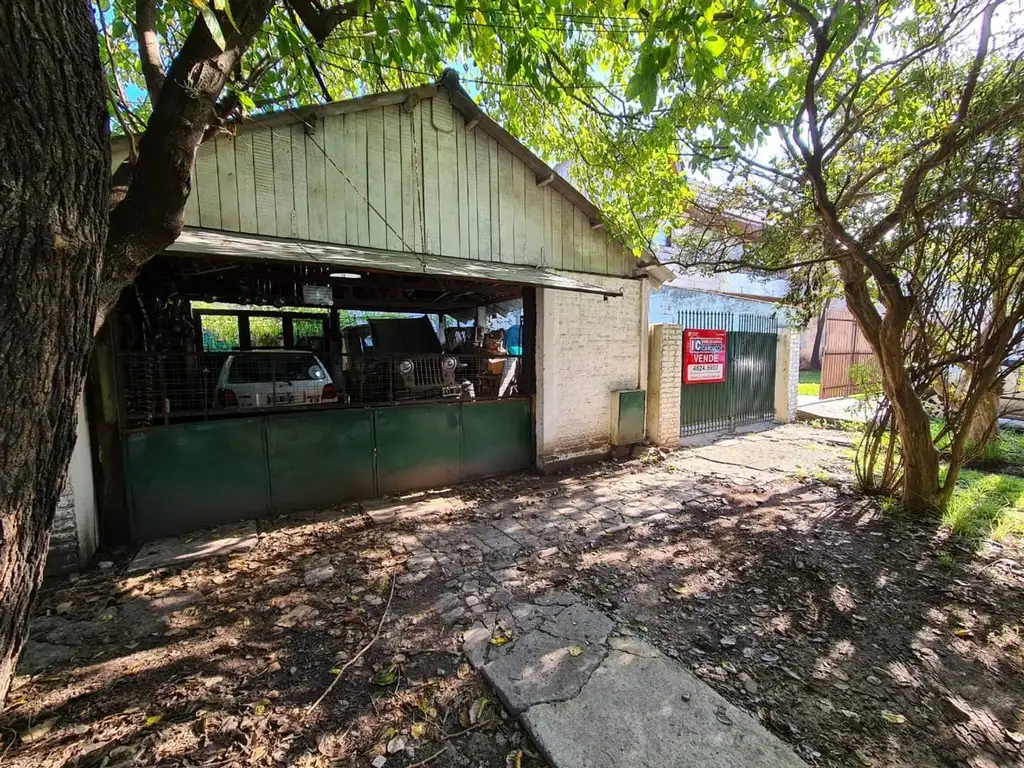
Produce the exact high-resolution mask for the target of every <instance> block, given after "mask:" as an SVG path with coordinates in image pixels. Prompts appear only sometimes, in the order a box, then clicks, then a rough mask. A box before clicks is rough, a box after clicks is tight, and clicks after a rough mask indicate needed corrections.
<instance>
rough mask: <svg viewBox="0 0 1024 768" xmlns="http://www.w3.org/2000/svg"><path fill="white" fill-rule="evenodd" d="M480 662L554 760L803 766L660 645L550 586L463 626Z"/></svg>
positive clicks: (585, 764)
mask: <svg viewBox="0 0 1024 768" xmlns="http://www.w3.org/2000/svg"><path fill="white" fill-rule="evenodd" d="M464 638H465V644H464V649H465V652H466V655H467V656H468V657H469V659H470V661H471V662H472V663H473V665H474V666H476V667H477V668H478V669H480V670H482V672H483V674H484V676H485V677H486V678H487V680H488V681H489V682H490V683H491V685H492V686H493V687H494V689H495V690H496V691H497V693H498V696H499V697H500V698H501V700H502V702H503V703H504V704H505V706H506V708H507V709H508V710H509V711H510V712H511V713H513V714H515V715H518V716H519V717H520V718H521V719H522V722H523V724H524V725H525V726H526V728H527V730H528V731H529V732H530V735H531V736H532V737H533V739H534V742H535V744H536V745H537V747H538V749H540V751H541V752H542V753H543V756H544V758H545V759H546V760H547V761H548V762H550V763H551V765H552V766H554V767H555V768H592V767H593V766H601V768H684V767H691V766H700V768H752V766H759V767H762V768H776V767H778V768H790V767H792V768H796V767H797V766H803V765H804V763H803V762H802V761H801V760H800V759H799V758H798V757H797V756H796V754H794V753H793V752H792V750H790V748H789V747H788V746H787V745H786V744H784V743H783V742H782V741H781V740H779V739H778V738H777V737H775V736H774V735H772V734H771V733H769V732H768V731H766V730H765V729H764V728H762V727H761V725H760V724H759V723H757V721H756V720H754V719H753V718H752V717H751V716H750V715H748V714H747V713H745V712H743V711H742V710H739V709H737V708H736V707H734V706H732V705H731V704H729V702H727V701H726V700H725V699H724V698H722V697H721V696H720V695H719V694H718V693H716V692H715V691H714V690H713V689H712V688H711V687H710V686H708V685H706V684H705V683H703V682H701V681H700V680H698V679H697V678H696V677H694V676H693V675H692V674H690V673H689V672H688V671H687V670H686V669H684V668H683V667H682V666H680V665H679V664H678V663H677V662H675V661H672V660H671V659H669V658H667V657H666V656H664V655H663V654H662V653H661V652H660V651H659V650H658V649H657V648H655V647H654V646H652V645H650V644H648V643H646V642H644V641H643V640H640V639H638V638H636V637H633V636H628V635H621V634H615V632H614V624H613V622H612V621H611V619H609V618H608V617H607V616H605V615H604V614H603V613H601V612H599V611H597V610H595V609H593V608H591V607H589V606H587V605H586V604H584V603H583V602H582V601H581V600H580V599H579V598H578V597H576V596H575V595H572V594H569V593H565V592H551V593H548V594H546V595H541V596H539V597H537V598H534V600H533V602H529V603H510V604H509V605H507V606H505V607H504V608H502V609H501V610H500V611H498V612H496V613H491V614H488V615H486V616H484V617H483V618H482V619H481V620H478V621H477V622H475V623H474V624H473V626H472V627H470V628H469V629H468V630H466V632H465V633H464Z"/></svg>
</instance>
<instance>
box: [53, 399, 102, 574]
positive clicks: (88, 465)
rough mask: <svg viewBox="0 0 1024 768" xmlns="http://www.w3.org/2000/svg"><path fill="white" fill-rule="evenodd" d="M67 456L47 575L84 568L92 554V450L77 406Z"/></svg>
mask: <svg viewBox="0 0 1024 768" xmlns="http://www.w3.org/2000/svg"><path fill="white" fill-rule="evenodd" d="M75 435H76V437H75V447H74V450H73V451H72V453H71V463H70V465H69V466H68V476H67V478H66V479H65V481H64V492H63V493H62V494H61V497H60V499H59V500H58V502H57V510H56V512H55V514H54V519H53V529H52V531H51V533H50V549H49V552H48V553H47V558H46V571H47V573H50V574H59V573H68V572H70V571H77V570H78V569H80V568H82V567H83V566H85V565H87V564H88V562H89V560H90V559H92V555H93V553H94V552H95V551H96V540H97V538H98V532H97V528H98V522H97V518H96V501H95V492H94V490H93V487H94V486H93V476H92V448H91V446H90V442H89V425H88V422H87V421H86V416H85V406H84V403H83V402H82V400H81V399H79V403H78V426H77V429H76V432H75Z"/></svg>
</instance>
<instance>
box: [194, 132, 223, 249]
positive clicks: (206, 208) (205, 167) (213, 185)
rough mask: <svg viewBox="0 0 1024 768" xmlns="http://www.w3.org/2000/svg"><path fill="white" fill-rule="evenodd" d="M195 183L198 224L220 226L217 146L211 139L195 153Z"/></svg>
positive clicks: (216, 227) (215, 227)
mask: <svg viewBox="0 0 1024 768" xmlns="http://www.w3.org/2000/svg"><path fill="white" fill-rule="evenodd" d="M196 185H197V186H198V190H197V191H198V192H199V226H201V227H209V228H210V229H220V228H221V216H220V183H219V181H218V179H217V148H216V146H215V144H214V142H212V141H208V142H206V143H205V144H203V145H202V146H200V147H199V152H197V153H196Z"/></svg>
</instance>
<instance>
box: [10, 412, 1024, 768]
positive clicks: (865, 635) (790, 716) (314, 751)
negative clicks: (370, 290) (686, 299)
mask: <svg viewBox="0 0 1024 768" xmlns="http://www.w3.org/2000/svg"><path fill="white" fill-rule="evenodd" d="M848 445H849V437H848V436H844V435H842V434H841V433H833V432H827V431H822V430H811V429H809V428H806V427H799V426H792V427H783V428H780V429H777V430H773V431H772V432H769V433H764V434H762V435H751V436H748V437H742V438H735V439H731V440H727V441H724V442H723V443H721V444H719V445H716V446H709V447H704V448H700V449H696V450H688V451H679V452H676V453H673V454H671V455H669V456H668V457H660V456H657V455H652V456H650V457H648V458H646V459H644V460H635V461H631V462H626V463H623V464H618V465H615V464H603V465H600V466H598V467H595V468H591V469H588V470H585V471H580V472H575V473H570V474H567V475H563V476H560V477H550V478H538V477H533V476H528V475H522V476H516V477H512V478H505V479H502V480H497V481H488V482H482V483H477V484H473V485H467V486H460V487H457V488H453V489H447V490H444V491H441V492H438V493H434V494H429V495H417V496H414V497H410V498H407V499H405V500H403V501H402V502H400V503H396V504H393V505H391V506H390V507H387V506H386V505H381V504H375V505H369V506H368V507H367V508H366V509H365V510H358V509H357V510H355V513H354V514H348V515H346V514H344V513H345V512H350V511H351V510H329V511H324V512H321V513H317V514H311V515H310V516H307V517H291V518H281V519H278V520H274V521H265V522H263V523H261V524H260V536H259V543H258V544H257V546H256V547H254V548H253V549H251V550H249V551H246V552H242V553H238V554H233V555H229V556H222V557H217V558H213V559H209V560H206V561H204V562H201V563H197V564H193V565H189V566H184V567H180V568H173V569H163V570H160V571H153V572H149V573H144V574H142V575H139V576H135V577H129V576H127V575H125V574H124V571H123V564H122V563H118V564H116V565H115V567H114V568H112V569H109V570H105V571H104V570H95V571H91V572H89V573H88V574H85V575H84V576H83V577H81V578H79V579H77V580H74V581H69V580H61V581H58V582H55V583H53V584H50V585H48V586H47V588H46V589H45V590H44V592H43V594H42V597H41V600H40V603H39V606H38V609H37V617H36V619H35V620H34V622H33V629H32V638H33V643H34V645H33V647H32V650H31V652H30V654H29V658H28V659H27V661H28V666H27V667H26V669H25V671H26V672H28V673H31V674H26V675H25V676H23V677H22V678H20V679H19V680H18V682H17V686H16V688H15V689H14V690H13V691H12V693H11V695H10V697H9V701H8V703H7V707H6V709H5V710H4V712H3V713H2V714H0V764H2V765H4V766H8V765H9V766H17V767H18V768H21V767H23V766H26V767H27V766H119V765H123V766H128V765H132V766H135V765H166V766H186V765H187V766H213V765H217V766H234V765H237V766H243V765H244V766H250V765H252V766H270V765H296V766H350V765H351V766H368V765H377V766H382V765H383V766H388V767H390V768H403V767H404V768H410V767H411V766H414V765H436V766H465V767H466V768H469V767H470V766H472V767H474V768H475V767H476V766H486V767H487V768H490V767H491V766H494V767H495V768H505V767H507V766H520V768H522V767H523V766H527V767H531V766H539V765H542V764H543V762H542V761H541V760H540V758H539V757H538V756H536V755H535V754H534V750H533V748H532V746H531V744H530V742H529V740H528V738H527V737H526V736H525V735H524V734H523V733H522V732H521V731H520V729H519V728H518V726H517V725H516V724H515V723H514V722H513V721H512V720H511V719H510V718H508V716H507V715H506V713H505V712H504V710H503V709H502V707H501V705H500V704H499V703H498V702H497V701H496V698H495V696H494V695H493V693H492V692H491V691H490V690H489V689H488V688H487V686H486V685H485V684H484V683H483V682H482V681H481V680H480V679H479V678H478V676H477V675H476V673H474V672H472V671H471V670H470V669H469V667H468V666H467V665H466V664H465V663H464V662H465V660H464V658H463V657H462V655H461V644H460V637H459V635H460V630H461V629H462V628H464V627H466V626H468V624H469V623H470V622H472V621H475V620H477V619H478V618H479V619H481V620H487V617H488V616H489V615H490V611H492V610H493V607H494V606H495V605H500V604H501V602H502V601H503V600H505V599H506V598H507V597H508V596H510V595H515V596H516V597H520V596H529V595H534V594H539V593H543V592H544V591H547V590H550V589H552V588H555V587H557V588H558V589H563V590H569V591H573V592H576V593H577V594H580V595H582V596H583V597H585V598H586V599H587V600H588V601H590V602H591V603H592V604H593V605H595V606H596V607H598V608H600V609H601V610H603V611H605V612H607V613H608V615H609V616H611V617H612V618H613V619H614V620H615V621H616V622H617V623H619V625H620V626H622V627H624V628H628V629H629V630H631V631H633V632H637V633H639V634H643V635H646V636H647V637H648V638H649V639H650V640H651V641H652V642H653V643H654V644H655V645H657V646H659V647H660V648H661V649H662V650H663V651H665V652H666V653H668V654H669V655H671V656H673V657H674V658H678V659H679V661H680V663H682V664H685V665H687V666H688V667H690V668H691V669H692V670H693V671H694V672H695V674H697V675H698V676H699V677H700V678H701V679H703V680H704V681H705V682H707V683H708V684H710V685H711V686H713V687H714V688H715V689H717V690H718V691H719V692H720V693H722V694H723V695H724V696H725V697H726V698H728V699H729V700H730V701H731V702H732V703H734V704H736V705H737V706H740V707H743V708H745V709H747V710H748V711H750V712H752V713H754V714H755V715H756V716H757V717H759V718H760V720H761V722H762V723H763V724H764V725H765V726H766V727H767V728H769V729H770V730H772V731H773V732H775V733H777V734H778V735H779V736H780V737H781V738H783V739H784V740H786V741H787V742H789V743H790V744H791V745H792V746H793V747H794V749H795V750H796V751H797V753H798V754H799V755H800V756H801V757H802V758H803V759H804V760H806V761H807V762H808V763H810V764H812V765H828V766H849V765H855V766H856V765H864V766H931V765H951V766H953V765H971V766H979V767H980V766H1020V765H1024V744H1022V742H1024V736H1022V735H1021V734H1022V733H1024V637H1022V628H1024V553H1022V552H1021V551H1020V549H1019V548H1014V547H1012V546H1010V545H1006V546H998V545H995V544H986V545H984V546H981V547H976V546H966V545H964V543H962V542H957V541H952V540H950V539H949V538H948V537H947V536H946V535H945V534H944V533H943V532H942V531H939V530H936V528H935V527H934V526H932V525H928V524H925V523H920V522H915V521H908V520H901V519H898V518H892V517H883V516H882V515H881V514H880V512H879V510H878V507H877V504H876V503H875V502H873V501H870V500H863V499H858V498H856V497H854V496H852V495H849V494H848V493H847V492H846V491H845V490H844V488H843V485H842V483H843V480H844V476H843V473H842V470H841V467H842V465H843V461H844V459H843V452H844V450H845V449H846V447H848ZM826 473H827V474H826ZM815 478H818V479H815ZM823 481H825V482H823ZM392 585H394V594H393V597H392V594H391V590H392ZM389 598H390V599H391V602H390V605H389V604H388V601H389ZM382 617H383V623H382V621H381V620H382ZM378 627H381V632H380V636H379V638H378V639H377V640H376V642H373V643H372V644H370V641H371V640H372V639H373V638H374V636H375V633H376V632H377V629H378ZM510 641H511V642H514V641H515V640H514V638H511V639H510ZM368 644H370V645H369V648H368V650H365V653H363V655H362V656H358V654H359V653H360V651H362V650H363V649H366V648H367V645H368ZM357 656H358V657H357ZM346 665H348V666H346ZM340 670H344V671H343V672H342V673H341V674H340V677H339V671H340ZM335 680H337V682H336V684H335V685H334V687H333V689H331V690H330V691H329V692H328V693H327V695H326V696H324V697H323V700H322V701H321V702H320V703H319V704H318V705H317V706H315V707H313V706H312V705H313V704H314V703H315V702H317V701H318V700H319V699H320V697H321V696H322V695H323V694H324V693H325V691H327V689H328V687H329V686H330V685H331V684H332V682H333V681H335Z"/></svg>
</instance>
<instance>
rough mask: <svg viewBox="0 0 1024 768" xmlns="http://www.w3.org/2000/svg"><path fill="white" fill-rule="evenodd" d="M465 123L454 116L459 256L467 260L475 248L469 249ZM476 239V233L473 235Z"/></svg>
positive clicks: (458, 115)
mask: <svg viewBox="0 0 1024 768" xmlns="http://www.w3.org/2000/svg"><path fill="white" fill-rule="evenodd" d="M467 141H468V138H467V136H466V121H465V120H463V118H462V115H461V114H456V115H455V153H456V155H457V163H456V170H457V177H458V184H459V198H458V199H459V255H460V256H461V257H462V258H464V259H468V258H471V256H470V254H471V253H472V251H475V250H476V249H475V248H470V243H469V240H470V235H469V207H470V206H469V168H468V166H467V163H466V156H467V148H466V143H467ZM473 238H474V239H475V238H476V232H474V233H473Z"/></svg>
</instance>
